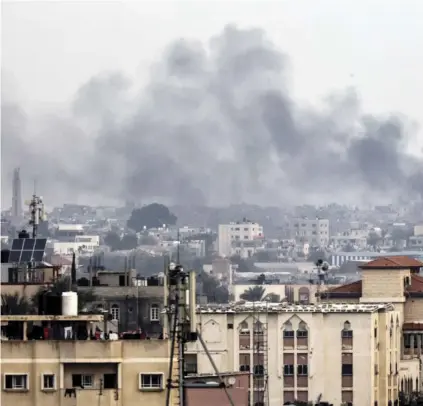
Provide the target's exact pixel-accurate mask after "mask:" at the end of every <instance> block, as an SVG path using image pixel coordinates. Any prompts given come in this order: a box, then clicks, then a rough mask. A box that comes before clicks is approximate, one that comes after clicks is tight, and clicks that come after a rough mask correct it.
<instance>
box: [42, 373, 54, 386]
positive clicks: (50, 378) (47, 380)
mask: <svg viewBox="0 0 423 406" xmlns="http://www.w3.org/2000/svg"><path fill="white" fill-rule="evenodd" d="M54 388H55V382H54V375H53V374H44V375H43V389H54Z"/></svg>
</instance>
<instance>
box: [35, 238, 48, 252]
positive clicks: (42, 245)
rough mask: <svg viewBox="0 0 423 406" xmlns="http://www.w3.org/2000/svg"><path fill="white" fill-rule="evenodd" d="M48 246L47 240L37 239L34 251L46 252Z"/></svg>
mask: <svg viewBox="0 0 423 406" xmlns="http://www.w3.org/2000/svg"><path fill="white" fill-rule="evenodd" d="M46 245H47V238H37V239H36V240H35V246H34V251H44V250H45V249H46Z"/></svg>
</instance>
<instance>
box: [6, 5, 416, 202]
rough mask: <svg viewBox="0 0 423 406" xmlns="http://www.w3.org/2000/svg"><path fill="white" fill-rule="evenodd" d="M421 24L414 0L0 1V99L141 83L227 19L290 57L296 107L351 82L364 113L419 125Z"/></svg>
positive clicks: (38, 101)
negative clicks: (121, 77) (179, 48)
mask: <svg viewBox="0 0 423 406" xmlns="http://www.w3.org/2000/svg"><path fill="white" fill-rule="evenodd" d="M422 21H423V1H421V0H414V1H412V0H398V1H393V0H379V1H376V0H353V1H350V0H342V1H339V0H319V1H312V0H307V1H306V0H295V1H294V0H290V1H284V0H280V1H272V2H266V1H200V0H197V1H191V2H190V1H177V0H175V1H160V0H156V1H152V2H148V1H138V2H101V1H92V2H88V1H87V2H85V1H80V2H76V1H69V2H63V1H51V2H47V1H45V2H35V1H33V2H21V1H13V2H7V1H3V2H2V96H3V99H7V101H15V102H17V103H19V105H21V106H23V107H24V108H25V109H26V110H27V111H29V112H30V111H33V110H35V109H44V108H45V109H51V108H52V106H53V108H55V106H56V105H57V106H61V105H67V104H68V103H69V102H70V101H71V100H73V98H74V97H75V93H76V91H77V89H78V88H79V87H80V86H82V85H83V84H84V83H86V82H87V81H89V79H90V78H92V77H93V76H95V75H97V74H99V73H101V72H104V71H121V72H123V73H124V74H125V75H127V76H129V77H131V79H133V80H134V81H136V82H137V83H138V84H140V85H142V84H144V82H145V81H146V80H147V77H148V75H149V73H150V70H151V67H152V64H153V63H155V62H157V61H158V60H159V59H160V57H161V54H162V52H163V49H164V47H166V46H167V45H168V44H169V43H170V42H172V41H174V40H175V39H178V38H184V39H185V38H186V39H195V40H201V41H207V40H208V39H210V37H212V36H214V35H217V34H219V33H220V32H221V31H222V30H223V28H224V26H225V25H227V24H229V23H234V24H236V25H237V26H238V27H239V28H254V27H257V28H261V29H263V30H264V31H265V32H266V33H267V36H268V37H269V38H270V39H271V40H272V41H273V42H274V44H276V46H277V47H279V48H280V49H281V50H282V51H283V52H284V53H285V54H286V55H287V56H288V57H289V70H288V76H289V79H288V80H287V84H288V86H289V89H290V93H291V95H293V96H294V98H295V100H296V101H299V102H300V103H302V105H306V104H308V103H312V104H317V103H319V102H320V101H321V100H322V99H323V98H325V97H326V96H327V95H328V94H329V93H331V92H332V91H336V90H339V89H341V90H342V89H345V88H347V87H354V88H356V91H357V94H358V96H359V99H360V100H361V102H362V106H363V109H364V110H366V112H368V113H372V114H373V113H387V112H391V111H394V112H400V113H402V114H405V115H406V116H408V117H410V118H411V119H413V120H415V121H416V122H418V123H420V124H422V125H423V109H422V101H421V97H422V95H423V80H421V76H422V72H423V24H422ZM418 136H419V138H420V142H419V144H420V145H421V146H423V132H422V131H421V130H420V131H419V132H418ZM414 146H415V145H414ZM413 148H414V147H413ZM3 181H4V178H3ZM2 189H3V191H4V186H3V187H2ZM2 200H3V199H2Z"/></svg>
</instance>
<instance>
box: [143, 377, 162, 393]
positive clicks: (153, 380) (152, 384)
mask: <svg viewBox="0 0 423 406" xmlns="http://www.w3.org/2000/svg"><path fill="white" fill-rule="evenodd" d="M151 389H155V390H161V389H163V374H140V390H151Z"/></svg>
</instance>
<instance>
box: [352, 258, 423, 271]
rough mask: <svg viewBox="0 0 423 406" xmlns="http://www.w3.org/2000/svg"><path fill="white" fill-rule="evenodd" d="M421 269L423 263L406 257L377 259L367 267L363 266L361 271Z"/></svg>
mask: <svg viewBox="0 0 423 406" xmlns="http://www.w3.org/2000/svg"><path fill="white" fill-rule="evenodd" d="M416 267H417V268H420V267H423V262H421V261H418V260H417V259H414V258H411V257H407V256H405V255H397V256H392V257H391V256H388V257H380V258H376V259H374V260H373V261H370V262H367V263H366V264H365V265H361V266H360V268H361V269H372V268H386V269H400V268H405V269H407V268H416Z"/></svg>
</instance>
